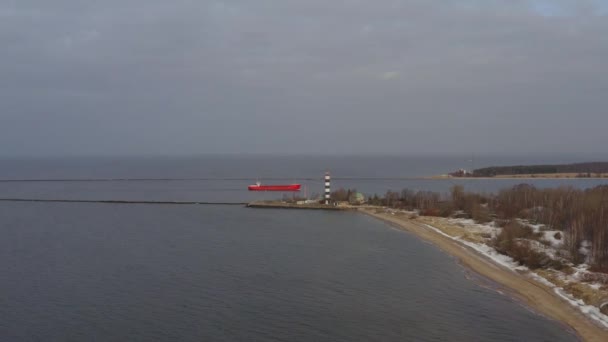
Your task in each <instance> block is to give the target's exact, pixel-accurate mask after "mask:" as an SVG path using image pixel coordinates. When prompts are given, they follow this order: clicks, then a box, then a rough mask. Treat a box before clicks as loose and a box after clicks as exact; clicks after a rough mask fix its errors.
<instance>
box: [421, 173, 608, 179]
mask: <svg viewBox="0 0 608 342" xmlns="http://www.w3.org/2000/svg"><path fill="white" fill-rule="evenodd" d="M425 179H435V180H436V179H467V180H470V179H524V180H530V179H608V173H602V174H591V175H581V174H580V173H527V174H505V175H496V176H451V175H438V176H430V177H425Z"/></svg>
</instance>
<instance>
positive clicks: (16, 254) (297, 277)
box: [0, 157, 598, 341]
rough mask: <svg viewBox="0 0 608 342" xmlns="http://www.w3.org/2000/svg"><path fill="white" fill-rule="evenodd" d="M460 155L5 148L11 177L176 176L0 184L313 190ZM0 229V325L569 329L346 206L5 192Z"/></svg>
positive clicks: (253, 332) (199, 330)
mask: <svg viewBox="0 0 608 342" xmlns="http://www.w3.org/2000/svg"><path fill="white" fill-rule="evenodd" d="M461 162H462V161H461V160H456V159H454V160H450V159H445V160H443V159H438V160H430V159H429V160H427V159H408V158H401V159H399V158H397V159H394V158H379V157H377V158H363V157H352V158H342V159H338V160H336V159H335V158H326V157H317V158H313V157H307V158H303V157H298V158H286V157H284V158H270V157H267V158H250V157H240V158H236V157H230V158H227V157H224V158H223V157H206V158H198V159H183V158H181V159H180V158H175V159H137V160H131V159H80V160H38V161H24V160H21V161H18V160H4V161H1V162H0V179H5V180H6V179H13V180H14V179H22V180H23V179H55V180H56V179H78V180H84V179H93V178H95V179H112V178H163V179H173V180H147V181H132V182H124V181H101V182H100V181H81V182H80V181H79V182H73V181H36V182H0V197H2V198H8V197H18V198H53V199H121V200H162V201H166V200H195V201H235V202H240V201H247V200H250V199H257V198H259V197H258V196H268V195H264V194H261V195H260V194H250V193H248V192H246V191H244V187H245V186H246V185H247V184H249V183H251V182H252V181H254V180H255V179H256V178H258V177H259V178H262V180H264V179H269V180H271V179H277V180H284V179H291V178H293V180H295V181H300V180H303V182H305V184H308V185H309V188H310V190H311V192H312V191H315V190H314V188H315V187H319V190H318V191H319V192H320V190H321V187H322V183H320V182H318V181H317V180H316V179H317V178H319V179H320V177H321V175H322V172H323V171H324V170H325V169H326V168H329V169H331V171H332V173H333V174H334V175H335V176H337V177H338V176H342V177H360V178H397V177H404V176H418V175H426V174H435V173H441V172H445V170H451V169H454V168H457V167H458V166H459V165H458V163H461ZM179 179H181V180H179ZM184 179H188V180H184ZM349 182H351V183H349ZM559 183H560V184H570V185H573V186H577V187H586V186H593V185H595V184H596V183H598V182H597V181H591V180H574V181H562V182H559ZM497 184H499V185H497ZM335 185H336V186H345V187H348V186H355V187H357V188H359V189H361V190H364V191H369V192H378V193H381V192H384V191H386V189H391V188H392V189H395V188H401V187H404V186H407V187H410V188H413V189H431V190H440V191H441V190H442V189H445V190H447V188H449V186H451V185H452V184H450V183H447V182H441V181H418V180H405V181H404V180H395V179H375V180H366V181H363V180H349V181H347V180H336V181H335ZM502 185H508V183H502V182H498V183H491V182H489V183H487V182H471V183H466V184H465V186H467V187H468V188H473V189H477V190H486V191H493V190H495V189H497V188H499V187H500V186H502ZM537 185H539V183H537ZM544 185H547V186H549V185H553V183H551V182H546V183H542V184H540V185H539V186H544ZM272 196H276V195H272ZM0 236H1V238H0V270H2V272H0V293H1V294H2V295H1V296H0V341H83V340H86V341H89V340H97V341H167V340H179V341H412V340H416V341H440V340H445V341H472V340H492V341H522V340H524V341H572V340H575V338H574V336H572V335H571V334H569V333H568V332H567V331H566V330H565V329H564V328H563V327H561V326H560V325H558V324H557V323H555V322H552V321H549V320H547V319H545V318H543V317H540V316H538V315H536V314H534V313H532V312H530V311H529V310H528V309H526V308H525V307H523V306H521V305H519V304H518V303H516V302H514V301H513V300H512V299H510V298H509V297H506V296H503V295H500V294H498V293H497V292H496V291H494V290H492V289H490V288H489V287H488V286H487V285H489V284H486V286H480V285H479V284H478V283H479V281H478V280H477V281H473V280H471V279H469V278H470V277H468V276H467V274H466V273H465V272H464V270H463V269H462V268H461V267H459V266H458V265H457V264H456V262H455V261H454V260H452V259H451V258H450V257H448V256H446V255H444V254H443V253H442V252H440V251H438V250H437V249H436V248H435V247H433V246H431V245H428V244H425V243H423V242H421V241H420V240H418V239H417V238H415V237H413V236H410V235H408V234H407V233H404V232H401V231H397V230H394V229H392V228H390V227H388V226H386V225H384V224H383V223H381V222H378V221H375V220H373V219H371V218H368V217H365V216H362V215H357V214H352V213H331V212H298V211H281V210H278V211H275V210H255V209H247V208H243V207H240V206H196V205H180V206H171V205H135V204H130V205H112V204H94V203H82V204H77V203H14V202H0ZM490 287H491V286H490Z"/></svg>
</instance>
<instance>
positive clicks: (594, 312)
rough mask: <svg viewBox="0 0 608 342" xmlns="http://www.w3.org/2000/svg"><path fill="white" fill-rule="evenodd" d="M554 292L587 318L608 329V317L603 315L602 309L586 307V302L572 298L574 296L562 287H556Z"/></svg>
mask: <svg viewBox="0 0 608 342" xmlns="http://www.w3.org/2000/svg"><path fill="white" fill-rule="evenodd" d="M553 291H554V292H555V293H556V294H557V295H558V296H560V297H561V298H563V299H565V300H566V301H567V302H568V303H570V305H572V306H574V307H576V308H578V309H579V310H580V311H581V312H582V313H583V314H585V315H586V316H587V317H589V318H591V319H593V320H594V321H596V322H598V323H599V324H601V325H602V326H604V327H605V328H608V316H606V315H604V314H603V313H601V312H600V309H598V308H596V307H595V306H592V305H586V304H585V302H583V301H582V300H581V299H575V298H574V297H572V295H570V294H569V293H567V292H566V291H564V289H563V288H561V287H554V288H553Z"/></svg>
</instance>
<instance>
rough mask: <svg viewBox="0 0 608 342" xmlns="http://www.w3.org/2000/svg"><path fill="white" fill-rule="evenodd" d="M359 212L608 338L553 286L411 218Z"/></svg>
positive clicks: (595, 336)
mask: <svg viewBox="0 0 608 342" xmlns="http://www.w3.org/2000/svg"><path fill="white" fill-rule="evenodd" d="M359 211H360V212H362V213H365V214H367V215H370V216H372V217H375V218H378V219H380V220H383V221H385V222H387V223H389V224H391V225H393V226H395V227H398V228H400V229H403V230H405V231H408V232H410V233H413V234H415V235H417V236H418V237H420V238H422V239H424V240H426V241H429V242H431V243H433V244H434V245H436V246H437V247H439V248H440V249H442V250H443V251H444V252H446V253H448V254H450V255H452V256H454V257H456V258H457V259H458V260H459V261H460V263H461V264H462V265H463V266H465V267H468V268H469V269H471V270H473V271H474V272H477V273H479V274H481V275H482V276H484V277H487V278H489V279H491V280H492V281H495V282H496V283H498V284H500V285H502V286H504V287H506V288H508V289H510V290H511V292H512V293H513V295H515V296H516V297H517V298H518V299H519V300H521V301H522V302H523V303H525V304H527V305H528V306H530V307H531V308H533V309H534V310H536V311H537V312H539V313H541V314H543V315H545V316H547V317H549V318H551V319H554V320H556V321H559V322H561V323H563V324H565V325H567V326H569V327H571V328H572V329H573V330H574V331H575V332H576V333H577V334H578V335H579V337H580V338H581V339H582V340H584V341H594V342H595V341H598V342H600V341H608V331H607V330H605V329H603V328H601V327H599V326H597V325H596V324H595V323H593V322H592V321H591V320H590V319H589V318H587V317H585V316H584V315H583V314H582V313H580V312H579V311H578V310H576V309H575V308H573V307H572V306H570V304H568V303H567V302H565V301H564V300H563V299H561V298H559V297H558V296H557V295H555V294H554V293H553V291H552V289H550V288H549V287H547V286H545V285H543V284H541V283H539V282H536V281H534V280H533V279H531V278H528V277H526V276H525V275H521V274H519V273H516V272H514V271H512V270H510V269H507V268H505V267H503V266H500V265H498V264H496V263H494V262H492V261H491V260H490V259H488V258H487V257H485V256H483V255H481V254H479V253H477V252H475V251H474V250H472V249H471V248H469V247H467V246H464V245H462V244H460V243H458V242H457V241H454V240H452V239H449V238H447V237H445V236H442V235H440V234H438V233H436V232H434V231H432V230H431V229H429V228H427V227H425V226H424V225H422V224H419V223H417V222H415V221H413V220H410V219H408V218H407V217H402V216H398V217H397V216H394V215H391V214H387V213H375V211H374V210H370V209H360V210H359Z"/></svg>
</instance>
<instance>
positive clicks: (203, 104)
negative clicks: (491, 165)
mask: <svg viewBox="0 0 608 342" xmlns="http://www.w3.org/2000/svg"><path fill="white" fill-rule="evenodd" d="M0 47H1V48H0V146H1V148H0V155H4V156H57V155H137V154H147V155H150V154H160V155H188V154H205V153H309V154H310V153H312V154H314V153H349V154H352V153H364V154H368V153H383V154H387V153H389V154H417V155H420V154H425V153H429V154H452V153H453V154H471V153H476V154H492V153H504V154H530V153H554V154H555V153H570V154H572V153H579V152H587V153H589V152H591V153H602V152H604V151H605V149H606V145H607V144H608V133H607V130H608V1H602V0H597V1H592V0H563V1H560V0H554V1H549V0H436V1H432V0H409V1H407V0H403V1H399V0H382V1H369V0H359V1H356V0H350V1H347V0H331V1H328V0H299V1H291V0H276V1H266V0H255V1H254V0H232V1H230V0H229V1H205V0H173V1H167V0H104V1H92V0H87V1H85V0H54V1H49V0H3V1H1V2H0Z"/></svg>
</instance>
